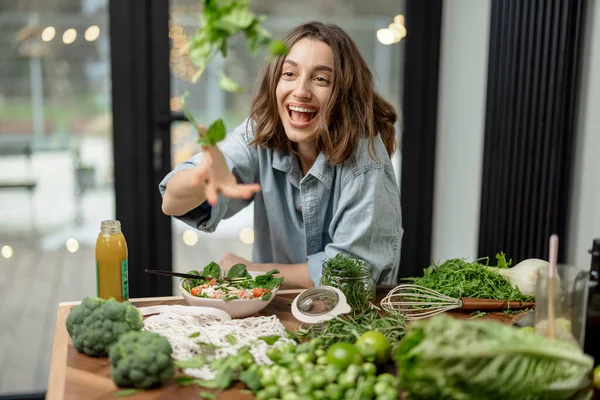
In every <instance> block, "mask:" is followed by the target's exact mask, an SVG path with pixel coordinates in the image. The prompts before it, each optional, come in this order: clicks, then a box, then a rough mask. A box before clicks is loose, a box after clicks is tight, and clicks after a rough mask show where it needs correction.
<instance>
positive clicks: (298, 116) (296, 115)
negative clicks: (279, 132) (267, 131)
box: [287, 105, 319, 124]
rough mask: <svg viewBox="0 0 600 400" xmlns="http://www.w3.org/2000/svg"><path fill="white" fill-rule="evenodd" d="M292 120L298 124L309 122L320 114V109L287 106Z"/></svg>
mask: <svg viewBox="0 0 600 400" xmlns="http://www.w3.org/2000/svg"><path fill="white" fill-rule="evenodd" d="M287 109H288V115H289V117H290V120H291V121H293V122H296V123H298V124H307V123H309V122H311V121H312V120H313V119H314V118H315V117H316V116H317V114H318V112H319V111H318V110H315V109H312V108H305V107H297V106H291V105H288V106H287Z"/></svg>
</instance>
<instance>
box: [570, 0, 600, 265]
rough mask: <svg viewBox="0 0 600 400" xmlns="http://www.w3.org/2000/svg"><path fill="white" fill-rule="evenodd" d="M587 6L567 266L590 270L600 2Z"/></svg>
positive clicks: (597, 212)
mask: <svg viewBox="0 0 600 400" xmlns="http://www.w3.org/2000/svg"><path fill="white" fill-rule="evenodd" d="M587 6H588V9H587V13H588V15H587V19H588V20H587V26H586V30H585V33H584V48H583V53H582V67H583V69H582V74H581V97H580V102H579V115H578V120H577V128H576V129H577V135H578V136H577V141H576V145H575V155H574V161H575V173H574V177H573V178H574V182H573V192H572V193H573V195H572V197H571V216H570V221H569V236H568V238H567V240H568V247H567V262H568V263H572V264H574V265H577V266H580V267H586V268H587V267H588V266H589V265H590V257H591V256H590V255H589V254H588V249H589V248H590V247H591V246H592V240H593V239H594V238H600V156H599V154H600V1H590V2H588V3H587Z"/></svg>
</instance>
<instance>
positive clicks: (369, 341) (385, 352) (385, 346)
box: [356, 331, 391, 364]
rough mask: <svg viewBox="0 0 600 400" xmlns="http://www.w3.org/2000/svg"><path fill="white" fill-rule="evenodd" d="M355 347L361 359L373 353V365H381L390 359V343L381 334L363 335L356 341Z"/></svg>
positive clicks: (370, 332) (372, 332)
mask: <svg viewBox="0 0 600 400" xmlns="http://www.w3.org/2000/svg"><path fill="white" fill-rule="evenodd" d="M356 347H358V350H359V351H360V354H361V355H362V356H363V357H365V356H367V355H369V354H372V353H373V352H375V363H377V364H383V363H385V362H386V361H387V360H388V359H389V358H390V349H391V346H390V342H389V341H388V340H387V338H386V337H385V335H384V334H383V333H381V332H377V331H368V332H365V333H363V334H362V335H361V336H360V337H359V338H358V340H357V341H356Z"/></svg>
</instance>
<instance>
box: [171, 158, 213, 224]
mask: <svg viewBox="0 0 600 400" xmlns="http://www.w3.org/2000/svg"><path fill="white" fill-rule="evenodd" d="M205 176H206V165H205V164H204V162H203V161H202V162H200V164H199V165H197V166H195V167H193V168H190V169H183V170H181V171H178V172H176V173H175V174H174V175H173V176H172V177H171V179H169V181H168V182H167V187H166V190H165V194H164V196H163V201H162V211H163V213H165V214H166V215H172V216H176V217H179V216H182V215H184V214H185V213H187V212H189V211H190V210H193V209H194V208H196V207H198V206H199V205H200V204H202V203H204V201H205V200H206V195H205V193H204V191H205V186H206V185H205V178H204V177H205Z"/></svg>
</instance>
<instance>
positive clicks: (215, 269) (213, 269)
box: [202, 261, 221, 279]
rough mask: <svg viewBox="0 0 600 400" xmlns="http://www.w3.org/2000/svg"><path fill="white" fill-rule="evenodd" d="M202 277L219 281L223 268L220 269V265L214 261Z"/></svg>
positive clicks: (203, 271)
mask: <svg viewBox="0 0 600 400" xmlns="http://www.w3.org/2000/svg"><path fill="white" fill-rule="evenodd" d="M202 276H205V277H207V278H216V279H218V278H220V277H221V267H219V264H217V263H216V262H214V261H212V262H211V263H210V264H208V265H207V266H206V267H204V269H203V270H202Z"/></svg>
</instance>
